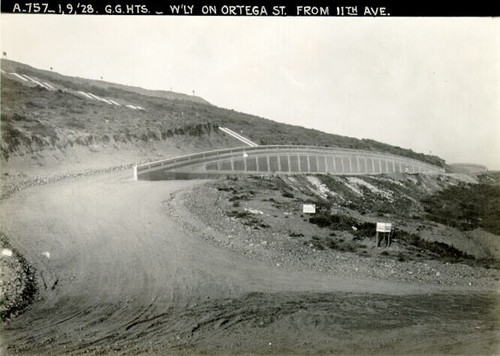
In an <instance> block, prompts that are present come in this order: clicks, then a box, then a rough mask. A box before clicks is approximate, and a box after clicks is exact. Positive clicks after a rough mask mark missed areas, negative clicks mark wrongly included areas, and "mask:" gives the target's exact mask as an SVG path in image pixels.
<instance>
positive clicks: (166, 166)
mask: <svg viewBox="0 0 500 356" xmlns="http://www.w3.org/2000/svg"><path fill="white" fill-rule="evenodd" d="M136 170H137V179H144V180H163V179H190V178H191V179H193V178H216V177H220V176H225V175H255V174H259V175H262V174H301V173H307V174H321V173H323V174H339V175H357V174H359V175H363V174H365V175H366V174H384V173H405V172H406V173H444V169H443V168H440V167H437V166H433V165H430V164H427V163H424V162H421V161H418V160H414V159H411V158H406V157H401V156H396V155H391V154H387V153H382V152H373V151H364V150H353V149H340V148H327V147H313V146H257V147H240V148H234V149H224V150H217V151H209V152H203V153H198V154H193V155H188V156H182V157H177V158H173V159H167V160H163V161H158V162H152V163H149V164H144V165H140V166H137V168H136Z"/></svg>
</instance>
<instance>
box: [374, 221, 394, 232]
mask: <svg viewBox="0 0 500 356" xmlns="http://www.w3.org/2000/svg"><path fill="white" fill-rule="evenodd" d="M391 228H392V224H391V223H379V222H378V223H377V232H391Z"/></svg>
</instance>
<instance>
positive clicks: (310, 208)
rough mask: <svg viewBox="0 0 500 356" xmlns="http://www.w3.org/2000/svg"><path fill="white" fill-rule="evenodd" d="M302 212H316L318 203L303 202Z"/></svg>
mask: <svg viewBox="0 0 500 356" xmlns="http://www.w3.org/2000/svg"><path fill="white" fill-rule="evenodd" d="M302 212H303V213H304V214H316V205H315V204H303V205H302Z"/></svg>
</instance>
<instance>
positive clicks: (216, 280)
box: [0, 172, 499, 354]
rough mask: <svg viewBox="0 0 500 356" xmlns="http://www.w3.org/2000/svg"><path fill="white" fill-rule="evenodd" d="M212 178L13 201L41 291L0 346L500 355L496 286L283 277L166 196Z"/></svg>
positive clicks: (80, 188) (56, 192)
mask: <svg viewBox="0 0 500 356" xmlns="http://www.w3.org/2000/svg"><path fill="white" fill-rule="evenodd" d="M202 183H203V182H201V181H165V182H142V181H139V182H137V181H133V180H132V177H131V174H130V172H118V173H111V174H107V175H102V176H96V177H86V178H82V179H79V180H75V181H65V182H57V183H54V184H48V185H44V186H35V187H31V188H28V189H26V190H24V191H21V192H18V193H16V194H14V195H13V196H11V197H10V198H8V199H7V200H5V201H4V202H3V203H2V208H1V210H0V219H1V221H2V231H3V233H5V235H6V236H8V237H9V238H10V243H11V244H12V246H13V247H14V248H15V249H16V250H17V251H19V252H20V253H22V254H23V255H24V256H26V259H27V260H28V261H29V262H30V263H31V264H32V265H33V266H34V267H35V268H36V270H37V280H38V287H39V294H38V296H37V301H36V302H35V303H34V304H32V305H31V306H30V307H29V308H28V310H27V311H26V312H25V313H24V314H22V315H20V316H18V317H17V318H15V319H13V320H10V321H8V322H7V323H5V324H4V327H3V331H2V340H1V341H2V348H3V349H4V351H6V352H7V354H9V353H15V352H26V353H29V354H33V353H36V354H61V353H81V352H88V351H90V352H100V353H108V352H113V351H120V352H139V353H151V352H158V353H165V352H185V353H200V352H211V353H218V352H228V353H241V352H250V353H264V354H265V353H290V352H297V353H314V352H320V351H323V352H333V353H349V352H354V353H367V352H368V353H387V352H397V353H405V352H417V353H427V352H439V353H443V352H444V353H447V352H452V353H456V352H465V353H471V352H472V353H477V352H479V353H495V352H496V351H498V349H497V341H496V340H498V326H497V321H496V319H495V318H493V317H492V315H499V313H498V312H499V310H498V304H497V303H496V300H497V295H496V294H494V292H486V291H478V292H473V291H470V290H469V291H467V292H460V291H457V290H447V289H445V288H439V287H437V286H433V287H432V288H426V289H422V287H421V286H419V285H413V284H403V283H396V282H390V281H381V280H379V281H374V280H370V279H352V278H347V277H343V276H333V275H329V274H326V273H324V274H321V273H316V272H312V271H311V272H308V271H302V272H298V271H284V270H280V269H279V268H276V267H275V266H274V265H273V264H270V263H269V264H268V263H265V262H257V261H255V260H252V259H251V258H250V257H247V256H243V255H240V254H237V253H236V252H233V251H231V250H228V249H223V248H218V247H217V246H214V245H211V244H209V243H208V242H207V241H206V240H205V239H203V238H202V236H197V235H196V234H192V233H189V232H188V231H185V230H183V229H182V227H181V226H180V225H178V224H177V223H176V221H175V220H174V219H172V218H171V216H170V215H169V211H168V209H166V207H165V204H164V202H165V201H166V200H168V199H171V198H172V196H173V194H175V193H176V192H177V191H180V190H183V189H188V188H192V187H194V186H197V185H199V184H202ZM201 231H202V230H201Z"/></svg>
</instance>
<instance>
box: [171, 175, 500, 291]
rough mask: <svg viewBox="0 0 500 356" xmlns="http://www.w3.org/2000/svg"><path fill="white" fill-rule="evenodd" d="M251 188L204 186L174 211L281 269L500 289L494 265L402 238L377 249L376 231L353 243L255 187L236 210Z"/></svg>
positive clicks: (191, 225) (212, 237) (221, 241)
mask: <svg viewBox="0 0 500 356" xmlns="http://www.w3.org/2000/svg"><path fill="white" fill-rule="evenodd" d="M247 184H248V181H246V182H244V183H243V182H241V180H240V181H239V182H234V181H230V180H229V181H217V182H214V183H210V184H206V185H202V186H199V187H196V188H195V189H194V190H193V191H190V192H185V193H182V194H179V196H177V197H175V198H174V199H173V200H172V201H171V202H170V203H169V206H168V209H169V210H170V212H171V213H172V215H173V216H175V217H176V218H177V219H178V221H179V222H180V223H182V224H183V225H184V227H185V228H186V229H191V230H192V231H195V232H196V233H197V234H199V235H201V236H203V237H205V239H207V240H208V241H210V242H212V243H213V244H216V245H218V246H223V247H225V248H228V249H232V250H235V251H238V252H239V253H241V254H243V255H246V256H250V257H251V258H254V259H257V260H261V261H267V262H272V263H273V264H275V265H276V266H277V267H279V268H282V269H290V270H314V271H317V272H320V273H330V274H333V275H342V276H347V277H349V278H367V277H368V278H373V279H374V281H376V280H394V281H405V282H412V283H417V284H421V285H422V286H428V285H443V286H450V287H451V286H453V287H460V288H464V289H471V290H475V289H482V288H487V289H496V288H498V286H499V279H500V271H499V270H498V269H496V268H491V266H487V265H486V266H478V265H477V264H478V261H477V260H476V259H473V258H472V259H471V258H469V259H467V258H458V259H455V260H452V259H450V260H447V259H446V258H439V256H436V255H434V254H432V253H431V252H429V251H424V250H420V251H418V250H415V249H414V248H412V249H409V248H408V246H406V245H405V244H404V243H403V241H398V239H395V241H393V243H392V245H391V246H390V247H377V246H376V241H375V231H372V232H371V235H370V234H368V236H365V237H363V238H361V239H353V233H354V232H355V231H332V230H329V229H326V230H325V229H324V228H320V227H318V226H317V225H314V224H311V223H310V222H309V219H310V217H309V216H307V214H303V213H302V211H301V210H300V207H299V206H295V208H294V207H293V206H292V205H293V204H292V205H290V206H288V209H285V210H283V208H282V206H278V205H279V204H278V205H277V204H276V201H277V200H280V199H281V200H282V201H284V200H287V198H283V197H282V196H280V195H279V194H274V195H269V194H270V192H268V191H257V190H256V189H255V187H253V194H247V195H246V196H247V198H244V199H243V200H241V199H239V200H238V203H237V204H235V203H234V202H235V201H236V199H234V196H235V195H234V191H233V190H232V189H235V190H237V191H238V194H239V196H240V197H241V196H243V195H245V194H246V193H245V192H247V193H248V191H251V190H252V188H251V187H249V186H248V185H247ZM228 187H231V188H228ZM238 194H236V195H238ZM288 200H290V199H288ZM235 206H237V207H235ZM339 209H340V207H339ZM238 211H239V212H240V214H238V213H237V212H238ZM241 212H243V213H241ZM186 216H190V217H189V218H187V219H186V218H185V217H186ZM181 217H184V218H181ZM207 226H208V228H207ZM432 226H433V228H434V230H439V229H440V230H441V231H439V234H441V235H443V234H444V235H446V234H449V231H447V228H446V227H443V226H439V225H438V224H432ZM436 227H438V228H439V229H437V228H436ZM443 231H445V232H446V233H444V232H443ZM332 235H333V236H332ZM335 241H342V242H343V243H344V244H345V245H344V247H343V248H342V244H339V243H336V244H332V242H335ZM328 242H330V245H329V244H328Z"/></svg>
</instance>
